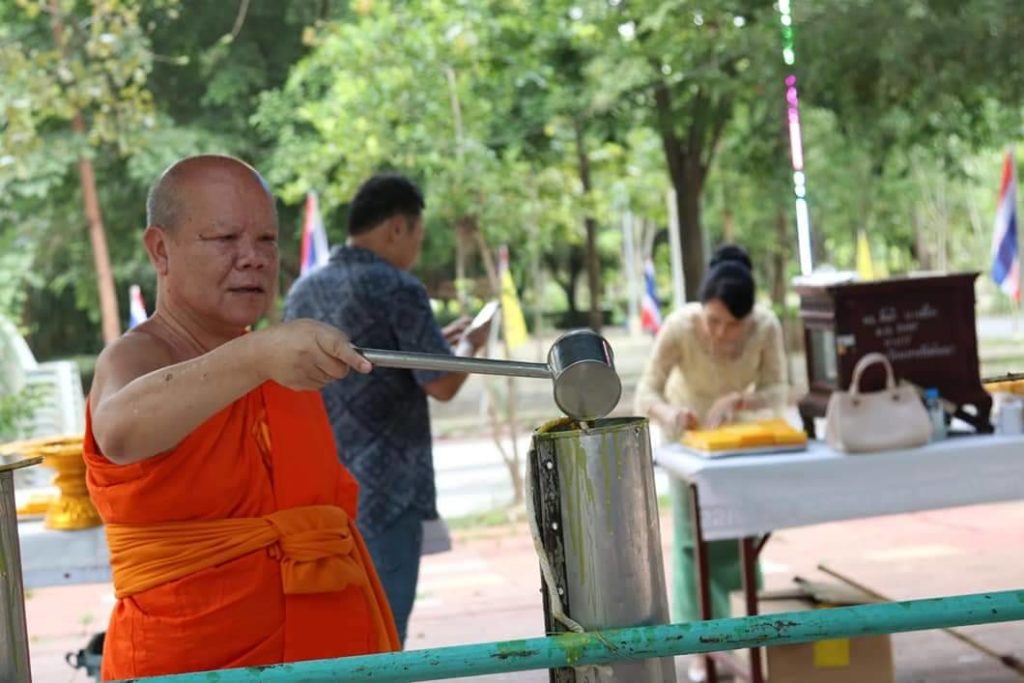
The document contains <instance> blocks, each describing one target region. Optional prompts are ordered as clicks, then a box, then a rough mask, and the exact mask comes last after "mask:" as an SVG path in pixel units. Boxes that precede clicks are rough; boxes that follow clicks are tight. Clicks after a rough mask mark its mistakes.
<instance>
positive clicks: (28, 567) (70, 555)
mask: <svg viewBox="0 0 1024 683" xmlns="http://www.w3.org/2000/svg"><path fill="white" fill-rule="evenodd" d="M18 537H19V540H20V545H21V569H22V574H23V580H24V582H25V588H43V587H45V586H60V585H68V584H76V583H104V582H107V581H110V562H109V559H108V554H107V538H106V535H105V534H104V532H103V527H94V528H92V529H84V530H82V531H52V530H50V529H47V528H45V527H44V526H43V523H42V521H25V522H19V523H18Z"/></svg>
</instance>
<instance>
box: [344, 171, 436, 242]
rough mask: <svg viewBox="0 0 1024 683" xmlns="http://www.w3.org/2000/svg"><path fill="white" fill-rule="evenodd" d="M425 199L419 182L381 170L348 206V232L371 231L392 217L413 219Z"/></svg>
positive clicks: (352, 233) (423, 204)
mask: <svg viewBox="0 0 1024 683" xmlns="http://www.w3.org/2000/svg"><path fill="white" fill-rule="evenodd" d="M425 207H426V202H424V201H423V193H422V192H420V188H418V187H416V184H415V183H414V182H412V181H411V180H409V179H408V178H406V177H405V176H402V175H399V174H397V173H378V174H377V175H374V176H372V177H371V178H370V179H368V180H367V181H365V182H364V183H363V184H362V185H361V186H360V187H359V190H358V191H357V192H356V196H355V198H353V199H352V204H351V205H350V206H349V208H348V234H350V235H360V234H362V233H364V232H368V231H370V230H372V229H374V228H375V227H377V226H378V225H380V224H381V223H383V222H384V221H386V220H388V219H389V218H391V217H393V216H396V215H401V216H405V217H406V218H410V219H414V218H416V217H418V216H420V215H421V214H422V213H423V209H424V208H425Z"/></svg>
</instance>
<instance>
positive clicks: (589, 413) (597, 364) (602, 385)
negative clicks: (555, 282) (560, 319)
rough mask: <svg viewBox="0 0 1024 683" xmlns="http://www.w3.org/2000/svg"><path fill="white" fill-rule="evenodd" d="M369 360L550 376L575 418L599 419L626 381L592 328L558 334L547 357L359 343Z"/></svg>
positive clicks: (386, 364) (563, 406) (410, 366)
mask: <svg viewBox="0 0 1024 683" xmlns="http://www.w3.org/2000/svg"><path fill="white" fill-rule="evenodd" d="M356 351H358V352H359V353H361V354H362V355H363V356H364V357H365V358H366V359H367V360H368V361H370V362H371V363H373V364H374V365H377V366H380V367H382V368H403V369H407V370H441V371H447V372H466V373H472V374H478V375H503V376H506V377H536V378H542V379H551V380H552V381H553V382H554V388H555V403H556V404H557V405H558V407H559V408H560V409H561V410H562V412H563V413H565V414H566V415H568V416H569V417H571V418H575V419H577V420H584V421H587V420H596V419H597V418H600V417H604V416H605V415H607V414H608V413H610V412H611V411H612V409H614V408H615V405H616V404H617V403H618V402H619V398H620V397H621V396H622V382H621V381H620V380H619V376H618V374H617V373H616V372H615V362H614V358H613V355H612V347H611V345H610V344H608V341H607V340H606V339H605V338H604V337H602V336H601V335H599V334H597V333H596V332H593V331H591V330H588V329H579V330H571V331H569V332H566V333H565V334H563V335H562V336H561V337H559V338H558V339H556V340H555V343H554V344H552V345H551V349H550V350H549V351H548V362H547V363H524V362H521V361H509V360H493V359H489V358H461V357H458V356H443V355H438V354H433V353H417V352H414V351H383V350H379V349H362V348H359V347H356Z"/></svg>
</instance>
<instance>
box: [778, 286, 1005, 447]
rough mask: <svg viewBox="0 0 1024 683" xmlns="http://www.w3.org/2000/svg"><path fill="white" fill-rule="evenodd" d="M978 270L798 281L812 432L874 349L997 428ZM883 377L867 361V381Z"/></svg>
mask: <svg viewBox="0 0 1024 683" xmlns="http://www.w3.org/2000/svg"><path fill="white" fill-rule="evenodd" d="M977 276H978V273H957V274H951V275H941V276H928V277H901V278H892V279H887V280H876V281H871V282H851V283H845V284H834V285H824V286H811V285H797V286H796V291H797V293H798V294H799V295H800V319H801V322H802V323H803V327H804V344H805V349H806V357H807V377H808V384H809V391H808V393H807V395H806V396H805V397H804V398H803V399H801V401H800V403H799V408H800V417H801V419H802V420H803V423H804V429H805V430H807V433H808V434H810V435H812V436H813V435H814V418H816V417H823V416H824V415H825V408H826V406H827V405H828V399H829V396H830V395H831V393H832V392H833V391H835V390H837V389H841V390H846V389H848V388H849V386H850V381H851V378H852V376H853V368H854V366H855V365H856V364H857V361H858V360H859V359H860V358H861V357H862V356H864V354H867V353H870V352H872V351H880V352H882V353H884V354H885V355H886V356H888V358H889V360H890V361H891V362H892V365H893V369H894V370H895V372H896V376H897V377H898V378H901V379H906V380H909V381H910V382H913V383H914V384H916V385H917V386H919V387H921V388H929V387H934V388H936V389H938V390H939V394H940V395H941V396H942V397H943V398H945V399H947V400H948V401H951V402H953V403H954V404H956V405H957V412H956V415H957V417H959V418H961V419H963V420H964V421H965V422H967V423H968V424H970V425H971V426H973V427H974V428H975V429H976V430H977V431H979V432H990V431H992V427H991V424H990V419H989V413H990V412H991V409H992V398H991V396H989V395H988V393H986V392H985V390H984V388H983V387H982V385H981V372H980V366H979V364H978V341H977V330H976V327H975V318H974V303H975V301H974V281H975V279H976V278H977ZM884 379H885V375H884V372H883V371H882V370H881V368H870V369H869V370H868V371H867V372H866V373H865V375H864V380H863V382H862V388H863V389H864V390H866V391H875V390H878V389H881V388H882V386H883V384H884Z"/></svg>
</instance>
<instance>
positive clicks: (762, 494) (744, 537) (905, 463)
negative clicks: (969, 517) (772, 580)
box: [654, 435, 1024, 683]
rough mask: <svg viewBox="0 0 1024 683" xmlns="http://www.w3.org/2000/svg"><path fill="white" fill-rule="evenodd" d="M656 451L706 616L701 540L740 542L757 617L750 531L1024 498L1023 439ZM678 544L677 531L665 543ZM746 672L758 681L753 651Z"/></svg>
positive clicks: (761, 533)
mask: <svg viewBox="0 0 1024 683" xmlns="http://www.w3.org/2000/svg"><path fill="white" fill-rule="evenodd" d="M654 457H655V463H656V464H657V465H658V466H659V467H661V468H662V469H664V470H665V471H666V472H668V473H669V474H670V475H671V476H672V477H673V478H675V479H676V480H677V481H679V482H680V483H682V484H683V485H685V486H688V487H689V488H690V492H691V496H692V501H691V502H692V519H693V526H694V529H693V534H694V536H693V538H694V549H695V554H696V559H697V574H698V586H697V588H698V594H699V595H700V602H701V616H702V618H704V619H708V618H710V616H711V600H710V592H709V586H708V576H709V574H708V559H707V542H708V541H717V540H730V539H736V540H738V541H739V543H740V551H741V552H740V555H741V561H742V566H743V576H744V582H743V583H744V586H743V588H744V594H745V598H746V605H747V612H748V614H756V613H757V593H756V585H755V581H754V572H755V568H754V566H755V562H756V559H757V555H758V553H759V551H760V546H759V544H758V541H757V539H758V537H766V536H767V534H770V533H771V532H773V531H777V530H779V529H787V528H792V527H798V526H808V525H812V524H821V523H824V522H835V521H840V520H846V519H857V518H863V517H872V516H878V515H890V514H899V513H906V512H918V511H923V510H934V509H939V508H947V507H958V506H961V505H974V504H980V503H996V502H1004V501H1011V500H1020V499H1024V477H1022V476H1021V475H1022V473H1024V436H994V435H969V436H952V437H950V438H949V439H946V440H944V441H939V442H936V443H931V444H928V445H926V446H922V447H920V448H913V449H906V450H900V451H887V452H885V453H875V454H866V455H847V454H844V453H840V452H837V451H834V450H832V449H831V448H829V447H828V446H827V445H825V444H824V443H822V442H819V441H811V442H810V443H809V444H808V448H807V450H806V451H805V452H800V453H788V454H778V455H751V456H735V457H722V458H708V457H704V456H701V455H698V454H696V453H694V452H692V451H689V450H688V449H686V448H684V447H683V446H682V445H680V444H669V445H664V446H662V447H661V448H659V449H658V450H657V451H655V455H654ZM680 542H681V541H680V538H679V535H678V534H675V535H674V538H673V544H679V543H680ZM760 545H763V541H762V542H761V543H760ZM673 552H675V553H679V552H681V549H680V548H678V547H674V548H673ZM676 590H679V588H678V587H676ZM707 671H708V681H709V683H715V681H716V680H717V677H716V673H715V665H714V661H713V660H712V659H711V658H710V657H709V658H708V660H707ZM750 678H751V680H753V681H755V682H756V683H760V681H761V680H762V676H761V666H760V651H759V650H756V649H755V650H752V651H751V659H750Z"/></svg>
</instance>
